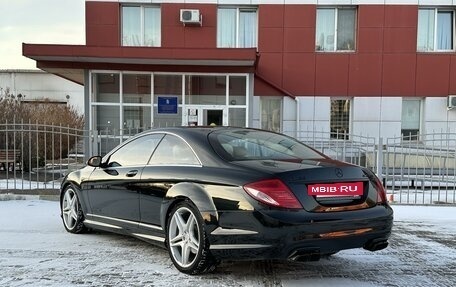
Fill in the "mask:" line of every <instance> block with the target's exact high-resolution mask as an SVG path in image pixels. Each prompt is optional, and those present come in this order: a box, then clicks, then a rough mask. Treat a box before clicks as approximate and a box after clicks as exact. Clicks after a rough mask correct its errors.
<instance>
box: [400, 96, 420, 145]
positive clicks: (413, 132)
mask: <svg viewBox="0 0 456 287" xmlns="http://www.w3.org/2000/svg"><path fill="white" fill-rule="evenodd" d="M420 114H421V100H408V99H407V100H403V101H402V126H401V134H402V138H403V139H405V140H417V139H418V135H419V133H420V121H421V120H420Z"/></svg>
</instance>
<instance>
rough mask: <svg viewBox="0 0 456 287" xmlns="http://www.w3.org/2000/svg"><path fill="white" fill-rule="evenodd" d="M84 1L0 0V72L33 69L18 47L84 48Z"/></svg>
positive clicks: (30, 62)
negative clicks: (58, 46) (60, 45)
mask: <svg viewBox="0 0 456 287" xmlns="http://www.w3.org/2000/svg"><path fill="white" fill-rule="evenodd" d="M84 7H85V0H0V70H3V69H36V62H35V61H33V60H31V59H29V58H26V57H24V56H22V43H33V44H79V45H84V44H85V14H84V9H85V8H84Z"/></svg>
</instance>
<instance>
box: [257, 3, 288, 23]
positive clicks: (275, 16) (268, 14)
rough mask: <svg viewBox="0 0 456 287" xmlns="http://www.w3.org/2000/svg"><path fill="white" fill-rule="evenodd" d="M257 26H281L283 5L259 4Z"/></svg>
mask: <svg viewBox="0 0 456 287" xmlns="http://www.w3.org/2000/svg"><path fill="white" fill-rule="evenodd" d="M258 26H259V27H260V28H265V27H268V28H277V27H283V5H260V6H259V8H258Z"/></svg>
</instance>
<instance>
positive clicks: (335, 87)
mask: <svg viewBox="0 0 456 287" xmlns="http://www.w3.org/2000/svg"><path fill="white" fill-rule="evenodd" d="M349 57H350V56H349V54H347V53H331V54H329V53H317V56H316V70H315V74H316V76H315V77H316V80H315V94H316V95H317V96H347V95H348V64H349Z"/></svg>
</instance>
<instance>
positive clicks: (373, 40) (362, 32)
mask: <svg viewBox="0 0 456 287" xmlns="http://www.w3.org/2000/svg"><path fill="white" fill-rule="evenodd" d="M357 43H358V47H357V49H358V52H359V53H381V52H382V51H383V28H360V29H359V31H358V40H357Z"/></svg>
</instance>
